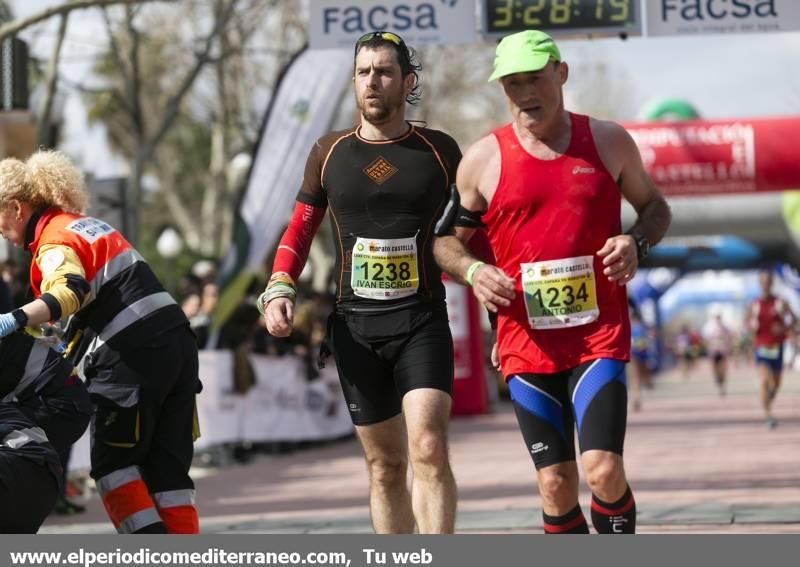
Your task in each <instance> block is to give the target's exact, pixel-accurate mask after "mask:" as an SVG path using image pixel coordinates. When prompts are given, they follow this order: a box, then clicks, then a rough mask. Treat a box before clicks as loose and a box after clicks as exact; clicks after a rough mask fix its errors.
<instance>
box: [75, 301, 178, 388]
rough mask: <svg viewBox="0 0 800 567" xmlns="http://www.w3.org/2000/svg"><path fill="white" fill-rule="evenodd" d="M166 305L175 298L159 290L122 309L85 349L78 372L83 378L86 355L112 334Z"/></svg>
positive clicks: (170, 303)
mask: <svg viewBox="0 0 800 567" xmlns="http://www.w3.org/2000/svg"><path fill="white" fill-rule="evenodd" d="M168 305H177V303H175V300H174V299H173V298H172V296H171V295H170V294H169V292H166V291H160V292H158V293H153V294H151V295H148V296H147V297H143V298H142V299H140V300H139V301H136V302H134V303H132V304H130V305H128V306H127V307H125V308H124V309H122V310H121V311H120V312H119V313H117V315H116V316H115V317H114V318H113V319H112V320H111V321H110V322H109V323H108V325H106V326H105V327H103V330H102V331H100V334H99V335H98V336H96V337H94V338H93V339H92V342H91V343H90V344H89V347H88V348H87V349H86V352H85V353H84V355H83V358H81V360H80V361H79V362H78V365H77V369H78V374H79V375H80V376H81V377H82V378H84V379H85V377H86V373H85V365H86V360H87V357H88V355H90V354H91V353H93V352H95V351H97V350H98V349H99V348H100V347H102V346H103V345H104V344H105V343H106V342H108V341H109V340H111V339H112V338H114V335H116V334H117V333H119V332H121V331H123V330H125V329H126V328H127V327H129V326H131V325H133V324H134V323H136V322H137V321H139V320H140V319H141V318H143V317H145V316H147V315H150V314H151V313H153V312H155V311H158V310H159V309H161V308H163V307H167V306H168Z"/></svg>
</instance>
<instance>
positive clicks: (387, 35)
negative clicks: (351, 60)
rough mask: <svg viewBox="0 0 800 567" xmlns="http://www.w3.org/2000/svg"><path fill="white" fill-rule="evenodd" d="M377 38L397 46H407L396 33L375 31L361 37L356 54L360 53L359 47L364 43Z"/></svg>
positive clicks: (357, 43) (358, 40)
mask: <svg viewBox="0 0 800 567" xmlns="http://www.w3.org/2000/svg"><path fill="white" fill-rule="evenodd" d="M375 38H379V39H382V40H384V41H390V42H392V43H394V44H395V45H399V46H404V45H405V43H403V39H402V38H401V37H400V36H399V35H397V34H396V33H392V32H385V31H373V32H369V33H365V34H364V35H362V36H361V37H359V38H358V39H357V40H356V53H358V47H359V46H360V45H361V44H362V43H367V42H368V41H371V40H373V39H375Z"/></svg>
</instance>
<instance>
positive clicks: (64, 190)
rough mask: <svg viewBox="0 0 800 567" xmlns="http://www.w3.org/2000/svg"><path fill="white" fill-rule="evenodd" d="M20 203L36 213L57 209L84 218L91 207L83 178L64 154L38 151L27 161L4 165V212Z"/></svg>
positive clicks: (0, 181)
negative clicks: (9, 204) (11, 202)
mask: <svg viewBox="0 0 800 567" xmlns="http://www.w3.org/2000/svg"><path fill="white" fill-rule="evenodd" d="M12 199H16V200H18V201H20V202H23V203H28V204H29V205H30V206H31V207H32V208H33V210H35V211H38V210H43V209H46V208H48V207H56V208H58V209H61V210H62V211H64V212H67V213H74V214H82V213H84V212H85V211H86V209H87V208H88V206H89V194H88V192H87V191H86V186H85V183H84V179H83V174H82V173H81V172H80V170H79V169H78V168H77V167H75V165H74V164H73V163H72V162H71V161H70V159H69V158H68V157H67V156H66V155H64V154H63V153H61V152H56V151H49V150H48V151H44V150H41V151H38V152H36V153H34V154H33V155H32V156H31V157H29V158H28V159H27V160H26V161H24V162H23V161H20V160H18V159H15V158H6V159H4V160H3V161H0V209H4V208H6V207H7V206H8V203H9V201H11V200H12Z"/></svg>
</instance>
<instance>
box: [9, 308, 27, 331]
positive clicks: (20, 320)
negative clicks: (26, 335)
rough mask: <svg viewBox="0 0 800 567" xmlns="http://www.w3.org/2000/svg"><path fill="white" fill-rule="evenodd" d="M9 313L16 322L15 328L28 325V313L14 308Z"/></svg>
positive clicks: (18, 328)
mask: <svg viewBox="0 0 800 567" xmlns="http://www.w3.org/2000/svg"><path fill="white" fill-rule="evenodd" d="M11 314H12V315H13V316H14V320H15V321H16V322H17V330H21V329H24V328H25V327H27V326H28V314H27V313H25V312H24V311H23V310H22V309H14V311H12V312H11Z"/></svg>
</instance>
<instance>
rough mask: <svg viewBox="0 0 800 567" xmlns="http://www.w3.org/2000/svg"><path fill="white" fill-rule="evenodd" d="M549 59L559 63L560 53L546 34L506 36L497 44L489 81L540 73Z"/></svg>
mask: <svg viewBox="0 0 800 567" xmlns="http://www.w3.org/2000/svg"><path fill="white" fill-rule="evenodd" d="M550 59H555V60H556V61H561V52H560V51H559V50H558V46H557V45H556V43H555V42H554V41H553V38H552V37H550V36H549V35H547V34H546V33H544V32H540V31H537V30H525V31H521V32H517V33H515V34H511V35H507V36H506V37H504V38H503V39H502V40H501V41H500V43H498V44H497V50H496V51H495V56H494V72H493V73H492V76H491V77H489V81H490V82H491V81H494V80H495V79H499V78H500V77H505V76H506V75H513V74H514V73H527V72H530V71H541V70H542V69H544V67H545V65H547V62H548V61H550Z"/></svg>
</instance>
